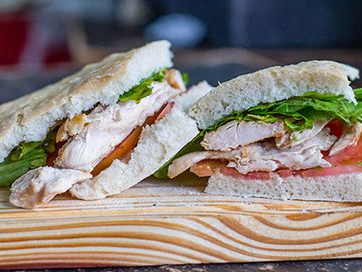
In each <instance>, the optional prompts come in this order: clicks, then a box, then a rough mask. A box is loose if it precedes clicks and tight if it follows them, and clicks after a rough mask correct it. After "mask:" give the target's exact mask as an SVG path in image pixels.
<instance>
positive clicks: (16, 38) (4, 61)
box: [0, 11, 71, 65]
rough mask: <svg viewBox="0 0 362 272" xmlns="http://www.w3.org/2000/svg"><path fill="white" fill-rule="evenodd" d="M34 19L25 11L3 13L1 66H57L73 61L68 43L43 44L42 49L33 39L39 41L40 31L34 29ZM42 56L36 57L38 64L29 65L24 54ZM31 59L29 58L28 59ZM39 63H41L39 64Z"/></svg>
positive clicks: (0, 36) (0, 49)
mask: <svg viewBox="0 0 362 272" xmlns="http://www.w3.org/2000/svg"><path fill="white" fill-rule="evenodd" d="M33 18H34V17H31V16H28V14H26V13H25V12H23V11H20V12H15V13H14V12H12V13H2V14H1V16H0V65H16V64H40V65H42V64H46V65H47V64H56V63H60V62H69V61H70V60H71V57H70V52H69V49H68V46H67V41H66V40H65V39H64V40H62V41H57V42H56V43H51V41H49V44H45V45H44V44H43V45H42V46H41V48H34V47H37V43H36V42H33V41H32V39H37V38H38V37H36V36H37V35H34V34H38V33H37V32H36V31H38V29H37V28H35V27H34V25H35V20H34V19H33ZM25 51H27V53H28V54H29V52H30V54H32V53H37V54H40V55H39V56H38V57H35V58H34V60H37V61H36V63H31V61H30V63H29V61H27V60H25V61H24V58H23V54H24V52H25ZM39 51H40V52H39ZM26 59H29V58H26ZM38 61H39V63H38Z"/></svg>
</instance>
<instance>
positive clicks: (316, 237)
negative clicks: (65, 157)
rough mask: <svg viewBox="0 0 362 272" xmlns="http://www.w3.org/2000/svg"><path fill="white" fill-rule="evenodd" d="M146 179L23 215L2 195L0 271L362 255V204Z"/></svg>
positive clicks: (190, 181) (64, 199)
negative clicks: (218, 191)
mask: <svg viewBox="0 0 362 272" xmlns="http://www.w3.org/2000/svg"><path fill="white" fill-rule="evenodd" d="M204 186H205V184H204V182H201V181H195V180H193V179H191V178H185V179H183V180H179V181H175V182H173V181H171V182H163V181H154V180H148V181H144V182H142V183H140V184H139V185H138V186H136V187H134V188H131V189H129V190H127V191H125V192H124V193H123V194H120V195H118V196H116V197H112V198H108V199H105V200H100V201H79V200H74V199H72V198H71V197H70V196H69V195H62V196H59V197H57V198H56V199H55V200H54V201H52V202H51V203H49V204H48V205H46V206H44V207H43V208H41V209H38V210H30V211H29V210H23V209H17V208H14V207H12V206H11V205H10V204H9V203H8V202H7V199H8V196H9V192H8V191H7V190H2V191H0V268H1V269H4V270H6V269H16V268H45V267H46V268H50V267H89V266H92V267H95V266H113V265H117V266H119V265H161V264H188V263H224V262H259V261H281V260H312V259H330V258H353V257H361V256H362V205H360V204H358V203H353V204H351V203H330V202H302V201H271V200H262V199H243V198H240V197H226V196H214V195H205V194H203V193H202V191H203V189H204Z"/></svg>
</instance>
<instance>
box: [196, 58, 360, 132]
mask: <svg viewBox="0 0 362 272" xmlns="http://www.w3.org/2000/svg"><path fill="white" fill-rule="evenodd" d="M358 77H359V71H358V69H356V68H353V67H351V66H348V65H345V64H341V63H338V62H334V61H316V60H315V61H308V62H301V63H298V64H294V65H287V66H282V67H281V66H275V67H270V68H267V69H263V70H260V71H257V72H255V73H251V74H247V75H241V76H239V77H237V78H234V79H232V80H230V81H227V82H224V83H221V84H220V85H219V86H218V87H216V88H214V89H213V90H211V92H210V93H209V94H208V95H206V96H204V97H203V98H201V99H200V100H199V101H198V102H197V103H195V104H194V105H193V106H192V107H191V108H190V110H189V114H190V116H191V117H193V118H194V119H195V120H196V122H197V124H198V126H199V128H201V129H205V128H207V127H209V126H211V125H213V124H214V123H215V122H216V121H218V120H220V119H221V118H222V117H225V116H228V115H229V114H231V113H232V112H234V111H243V110H246V109H248V108H250V107H254V106H256V105H258V104H260V103H268V102H276V101H280V100H283V99H288V98H290V97H293V96H301V95H303V94H305V93H307V92H310V91H317V92H320V93H333V94H342V95H344V96H345V97H346V99H348V100H350V101H351V102H354V103H355V102H356V100H355V98H354V93H353V90H352V88H351V87H350V86H349V84H350V81H349V79H350V80H355V79H357V78H358Z"/></svg>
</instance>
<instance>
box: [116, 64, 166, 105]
mask: <svg viewBox="0 0 362 272" xmlns="http://www.w3.org/2000/svg"><path fill="white" fill-rule="evenodd" d="M165 76H166V69H162V70H161V71H159V72H156V73H153V74H152V75H151V76H150V77H148V78H145V79H144V80H142V81H141V82H140V84H138V85H136V86H134V87H133V88H132V89H130V90H129V91H128V92H126V93H124V94H122V95H121V96H120V97H119V101H121V102H126V101H130V100H133V101H135V102H136V103H137V104H138V103H139V102H140V101H141V99H142V98H144V97H146V96H149V95H150V94H151V93H152V88H151V84H152V82H154V81H156V82H161V81H162V80H163V79H164V78H165Z"/></svg>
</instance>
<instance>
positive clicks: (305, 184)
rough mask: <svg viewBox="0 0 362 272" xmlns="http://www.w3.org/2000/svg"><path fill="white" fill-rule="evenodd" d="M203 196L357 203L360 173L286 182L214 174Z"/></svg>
mask: <svg viewBox="0 0 362 272" xmlns="http://www.w3.org/2000/svg"><path fill="white" fill-rule="evenodd" d="M205 192H206V193H208V194H218V195H238V196H243V197H261V198H273V199H281V200H287V199H297V200H323V201H338V202H360V201H362V173H350V174H341V175H337V176H323V177H322V176H321V177H302V176H297V175H296V176H289V177H285V178H284V177H280V176H279V175H276V174H271V178H270V179H269V180H260V179H244V178H235V177H231V176H225V175H223V174H221V173H217V174H215V175H214V176H211V177H210V178H209V182H208V185H207V187H206V189H205Z"/></svg>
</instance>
